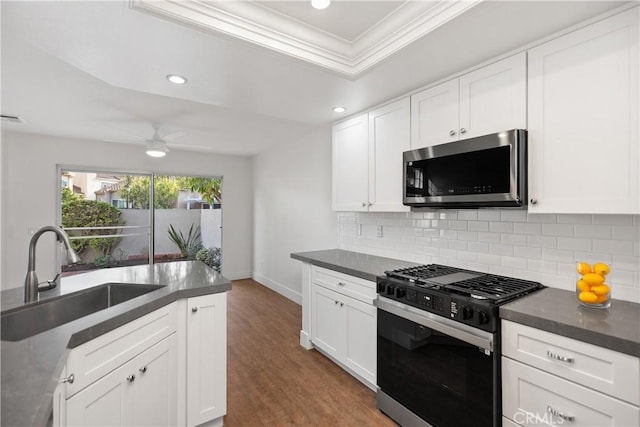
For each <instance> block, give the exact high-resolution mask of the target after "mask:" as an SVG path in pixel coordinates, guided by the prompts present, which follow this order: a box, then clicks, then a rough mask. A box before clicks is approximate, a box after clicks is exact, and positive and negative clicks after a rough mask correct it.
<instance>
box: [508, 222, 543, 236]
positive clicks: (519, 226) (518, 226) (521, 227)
mask: <svg viewBox="0 0 640 427" xmlns="http://www.w3.org/2000/svg"><path fill="white" fill-rule="evenodd" d="M541 229H542V227H541V225H540V224H526V223H515V224H513V232H514V233H517V234H533V235H536V236H538V235H540V230H541Z"/></svg>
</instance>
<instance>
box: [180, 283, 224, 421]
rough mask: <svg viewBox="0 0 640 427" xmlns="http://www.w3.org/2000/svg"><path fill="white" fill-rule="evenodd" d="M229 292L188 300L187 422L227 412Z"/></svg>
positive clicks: (218, 415) (208, 419) (218, 416)
mask: <svg viewBox="0 0 640 427" xmlns="http://www.w3.org/2000/svg"><path fill="white" fill-rule="evenodd" d="M226 319H227V294H226V293H220V294H213V295H204V296H200V297H194V298H189V299H188V300H187V387H186V388H187V425H189V426H196V425H200V424H203V423H205V422H208V421H210V420H214V419H217V418H221V417H222V416H223V415H224V414H225V413H226V412H227V321H226Z"/></svg>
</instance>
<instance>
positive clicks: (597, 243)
mask: <svg viewBox="0 0 640 427" xmlns="http://www.w3.org/2000/svg"><path fill="white" fill-rule="evenodd" d="M593 250H594V251H597V252H608V253H612V254H620V255H631V254H633V242H629V241H620V240H599V239H594V241H593Z"/></svg>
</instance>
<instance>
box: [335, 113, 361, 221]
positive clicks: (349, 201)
mask: <svg viewBox="0 0 640 427" xmlns="http://www.w3.org/2000/svg"><path fill="white" fill-rule="evenodd" d="M367 132H368V118H367V114H363V115H361V116H358V117H355V118H353V119H350V120H347V121H345V122H342V123H339V124H337V125H335V126H334V127H333V210H334V211H366V210H367V209H368V202H369V140H368V136H367Z"/></svg>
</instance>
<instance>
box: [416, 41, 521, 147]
mask: <svg viewBox="0 0 640 427" xmlns="http://www.w3.org/2000/svg"><path fill="white" fill-rule="evenodd" d="M526 61H527V59H526V53H520V54H518V55H515V56H511V57H509V58H506V59H503V60H501V61H498V62H495V63H493V64H490V65H487V66H486V67H483V68H480V69H478V70H476V71H473V72H471V73H468V74H465V75H462V76H461V77H459V78H457V79H453V80H450V81H448V82H445V83H442V84H440V85H438V86H434V87H431V88H429V89H426V90H424V91H422V92H419V93H417V94H415V95H413V96H412V97H411V148H412V149H415V148H422V147H430V146H432V145H437V144H444V143H446V142H451V141H456V140H458V139H466V138H472V137H475V136H480V135H486V134H490V133H495V132H500V131H503V130H508V129H526V127H527V111H526V108H527V86H526V73H527V65H526Z"/></svg>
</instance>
